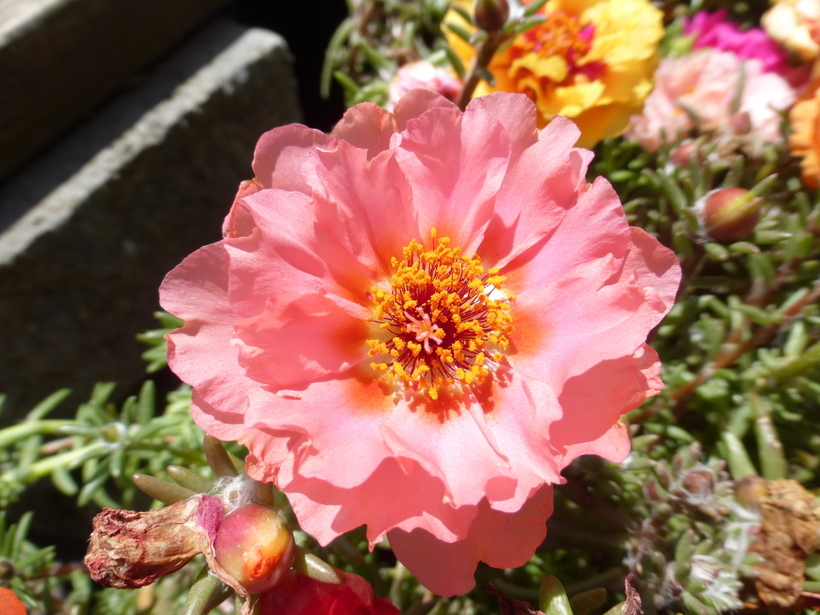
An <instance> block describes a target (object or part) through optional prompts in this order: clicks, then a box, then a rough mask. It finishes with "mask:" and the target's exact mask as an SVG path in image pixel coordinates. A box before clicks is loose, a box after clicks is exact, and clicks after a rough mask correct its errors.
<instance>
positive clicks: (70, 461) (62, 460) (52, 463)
mask: <svg viewBox="0 0 820 615" xmlns="http://www.w3.org/2000/svg"><path fill="white" fill-rule="evenodd" d="M108 447H109V445H108V444H106V443H103V442H95V443H94V444H88V445H86V446H83V447H82V448H78V449H76V450H73V451H66V452H65V453H60V454H59V455H54V456H53V457H47V458H45V459H40V460H39V461H35V462H34V463H32V464H31V465H30V466H29V467H28V468H27V470H26V472H25V473H24V474H23V475H22V478H21V476H20V475H19V474H18V473H17V472H16V471H14V470H9V471H8V472H5V473H3V475H2V476H0V482H11V481H20V480H23V481H26V482H33V481H35V480H37V479H38V478H42V477H44V476H48V475H49V474H51V473H52V472H53V471H54V470H56V469H57V468H67V469H72V468H73V467H75V465H76V464H78V463H80V462H81V461H84V460H86V459H88V458H90V457H92V456H95V453H97V452H99V453H104V452H105V451H106V450H108Z"/></svg>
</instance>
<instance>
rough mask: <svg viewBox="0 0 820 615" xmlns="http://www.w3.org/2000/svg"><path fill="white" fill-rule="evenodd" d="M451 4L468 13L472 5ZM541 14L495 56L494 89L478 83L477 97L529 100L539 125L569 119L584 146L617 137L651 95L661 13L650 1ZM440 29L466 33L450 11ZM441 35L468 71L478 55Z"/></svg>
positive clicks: (592, 3) (549, 7)
mask: <svg viewBox="0 0 820 615" xmlns="http://www.w3.org/2000/svg"><path fill="white" fill-rule="evenodd" d="M454 4H457V5H460V6H462V7H464V8H467V9H469V7H470V5H471V4H472V2H471V1H470V0H455V2H454ZM539 13H542V14H544V15H545V16H546V18H547V19H546V21H545V22H543V23H542V24H539V25H537V26H535V27H534V28H531V29H530V30H527V31H526V32H524V33H523V34H520V35H518V36H517V37H516V39H515V40H514V41H513V42H512V44H510V45H509V46H508V47H506V49H503V50H502V51H501V52H500V53H498V54H496V56H495V57H494V58H493V60H492V62H491V63H490V66H489V70H490V72H491V73H492V75H493V77H494V78H495V86H494V87H492V86H490V85H489V84H488V83H487V82H485V81H482V82H481V84H480V85H479V86H478V88H476V91H475V94H474V96H481V95H484V94H489V93H490V92H493V91H504V92H522V93H524V94H527V95H528V96H529V97H530V98H531V99H532V100H533V101H534V102H535V104H536V107H537V108H538V112H539V126H542V127H543V126H544V125H546V124H547V123H548V122H549V121H550V120H551V119H552V118H553V117H554V116H556V115H565V116H567V117H569V118H572V119H573V120H574V121H575V123H576V124H577V125H578V127H579V128H580V129H581V139H580V140H579V142H578V144H579V145H580V146H582V147H592V146H594V145H595V144H596V143H597V142H598V141H600V140H601V139H604V138H606V137H614V136H618V135H620V134H622V133H623V132H624V131H625V130H626V129H627V128H628V126H629V118H630V116H631V115H633V114H637V113H640V112H641V109H642V108H643V103H644V100H645V99H646V97H647V96H648V95H649V93H650V91H651V90H652V75H653V74H654V72H655V68H656V67H657V65H658V60H659V54H658V44H659V43H660V40H661V38H662V37H663V32H664V30H663V22H662V14H661V11H659V10H658V9H656V8H655V7H653V6H652V5H651V4H650V3H649V2H648V1H647V0H550V2H547V4H546V5H545V6H544V7H543V8H542V9H541V10H540V11H539ZM445 22H446V23H452V24H454V25H457V26H459V27H461V28H465V27H466V26H465V23H464V20H463V19H462V18H461V17H460V16H459V15H458V13H456V12H455V11H451V12H450V14H449V15H448V16H447V18H446V19H445ZM445 30H447V38H448V41H449V43H450V45H451V46H452V47H453V49H454V50H455V52H456V53H457V54H458V55H459V56H460V58H461V59H462V61H464V63H465V65H468V64H469V62H471V61H472V59H473V57H474V56H475V49H473V47H471V46H470V45H468V44H467V43H466V42H465V41H464V40H462V39H461V38H459V37H458V36H456V35H455V34H453V33H452V32H451V31H449V30H448V29H447V28H445Z"/></svg>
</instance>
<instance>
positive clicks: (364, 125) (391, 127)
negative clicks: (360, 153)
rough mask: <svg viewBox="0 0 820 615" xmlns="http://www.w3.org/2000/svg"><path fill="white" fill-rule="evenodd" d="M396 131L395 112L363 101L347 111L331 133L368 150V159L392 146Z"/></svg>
mask: <svg viewBox="0 0 820 615" xmlns="http://www.w3.org/2000/svg"><path fill="white" fill-rule="evenodd" d="M395 132H396V120H395V118H394V117H393V114H392V113H390V112H388V111H385V110H384V109H382V108H381V107H380V106H379V105H377V104H374V103H369V102H366V103H362V104H361V105H356V106H355V107H351V108H350V109H348V110H347V111H345V114H344V116H342V119H341V120H340V121H339V122H338V123H337V124H336V126H335V127H334V128H333V131H332V132H331V133H330V134H331V136H332V137H335V138H336V139H339V140H341V141H347V142H348V143H350V144H351V145H353V146H355V147H358V148H361V149H365V150H367V158H368V160H369V159H371V158H373V156H376V155H377V154H379V153H381V152H383V151H384V150H386V149H387V148H388V147H390V138H391V137H392V136H393V133H395Z"/></svg>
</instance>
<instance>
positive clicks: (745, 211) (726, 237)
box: [696, 188, 763, 243]
mask: <svg viewBox="0 0 820 615" xmlns="http://www.w3.org/2000/svg"><path fill="white" fill-rule="evenodd" d="M762 204H763V199H761V198H759V197H757V196H755V195H754V194H753V193H752V192H750V191H749V190H746V189H744V188H720V189H718V190H712V191H711V192H709V193H707V194H706V196H705V197H703V198H702V199H701V200H700V201H698V203H697V204H696V207H697V208H698V209H699V211H700V215H701V220H702V222H703V227H704V229H705V230H706V233H707V234H708V235H709V236H710V237H711V238H712V239H715V240H717V241H721V242H723V243H733V242H735V241H743V240H744V239H747V238H748V237H749V236H750V235H751V234H752V233H753V232H754V230H755V226H756V225H757V221H758V218H759V217H760V216H759V212H760V206H761V205H762Z"/></svg>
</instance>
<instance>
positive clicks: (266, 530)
mask: <svg viewBox="0 0 820 615" xmlns="http://www.w3.org/2000/svg"><path fill="white" fill-rule="evenodd" d="M294 554H295V545H294V542H293V534H292V533H291V531H290V529H289V528H288V526H287V525H286V524H285V522H284V520H283V519H282V517H280V516H279V513H277V512H276V510H274V509H273V508H271V507H269V506H265V505H263V504H246V505H245V506H240V507H239V508H237V509H236V510H234V511H233V512H230V513H228V514H227V515H225V518H224V519H222V523H221V524H220V525H219V529H218V530H217V532H216V539H215V540H214V555H215V557H216V561H217V562H218V563H219V565H220V566H222V568H224V569H225V571H226V572H227V573H228V574H230V575H231V576H233V577H234V578H235V579H236V581H237V582H238V583H239V584H241V585H242V586H243V587H245V589H247V590H248V592H249V593H251V594H259V593H262V592H264V591H266V590H268V589H270V588H271V587H273V586H274V585H276V584H277V583H278V582H279V581H280V580H281V578H282V577H283V576H284V575H285V574H286V573H287V572H288V570H290V566H291V564H292V563H293V556H294Z"/></svg>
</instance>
